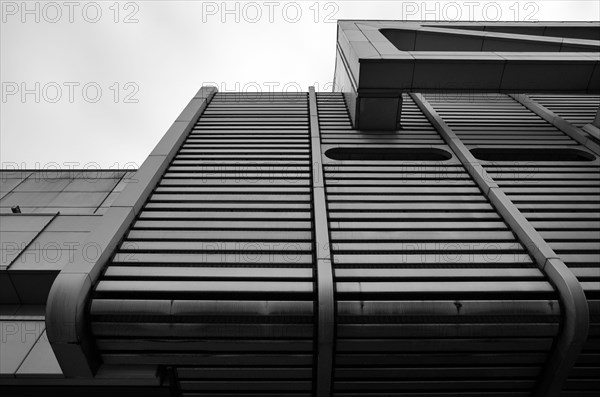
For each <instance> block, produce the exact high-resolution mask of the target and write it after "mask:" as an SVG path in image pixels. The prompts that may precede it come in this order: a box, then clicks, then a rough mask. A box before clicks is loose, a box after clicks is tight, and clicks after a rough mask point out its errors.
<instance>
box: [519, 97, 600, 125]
mask: <svg viewBox="0 0 600 397" xmlns="http://www.w3.org/2000/svg"><path fill="white" fill-rule="evenodd" d="M529 98H531V99H533V100H534V101H535V102H537V103H539V104H540V105H542V106H544V107H545V108H547V109H549V110H550V111H552V112H554V113H555V114H556V115H557V116H559V117H561V118H563V119H565V120H566V121H568V122H569V123H571V124H573V125H574V126H577V127H583V126H584V125H586V124H590V123H591V122H593V121H594V118H595V117H596V113H597V112H598V107H599V106H600V95H576V94H571V95H565V94H530V95H529Z"/></svg>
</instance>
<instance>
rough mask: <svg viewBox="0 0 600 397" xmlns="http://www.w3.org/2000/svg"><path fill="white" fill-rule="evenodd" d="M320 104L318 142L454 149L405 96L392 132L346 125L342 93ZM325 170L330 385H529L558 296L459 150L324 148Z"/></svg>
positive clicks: (525, 391)
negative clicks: (331, 154)
mask: <svg viewBox="0 0 600 397" xmlns="http://www.w3.org/2000/svg"><path fill="white" fill-rule="evenodd" d="M318 108H319V119H320V125H321V137H322V143H323V150H324V151H325V153H327V150H328V149H329V148H331V146H328V144H329V145H332V144H333V145H336V146H343V147H356V146H361V147H371V148H376V150H381V148H384V147H385V148H387V149H390V148H392V149H393V148H395V147H404V148H406V147H408V148H412V149H414V150H415V151H418V150H421V149H420V148H424V147H428V146H432V147H433V148H438V149H443V150H446V151H448V152H450V149H449V147H448V146H447V145H445V144H444V142H443V140H442V139H441V137H440V136H439V134H438V133H437V132H436V131H435V129H434V128H433V127H432V126H431V125H430V123H429V122H428V121H427V119H426V118H425V117H424V115H423V114H422V113H421V112H420V110H419V109H418V108H417V107H416V105H415V104H414V102H413V101H412V99H411V98H410V97H408V96H405V97H404V103H403V109H402V115H403V120H402V125H403V130H402V131H399V132H397V133H381V134H379V133H372V132H371V133H364V132H361V131H355V130H352V129H351V125H350V119H349V116H348V113H347V109H346V105H345V102H344V99H343V96H342V95H341V94H319V95H318ZM405 153H406V152H405ZM409 153H410V152H409ZM382 160H383V159H382ZM325 180H326V189H327V203H328V213H329V220H330V231H331V243H332V249H333V252H332V253H333V266H334V271H335V279H334V281H335V285H336V295H335V296H336V302H337V317H336V322H337V328H336V333H337V338H336V341H337V342H336V355H335V369H334V387H333V389H334V393H333V394H334V395H335V396H339V397H342V396H417V395H419V396H420V395H423V396H424V395H427V396H464V395H474V396H475V395H476V396H521V395H522V396H527V395H530V393H531V391H532V390H533V388H534V386H535V383H536V378H537V376H538V374H539V373H540V370H541V368H542V366H543V365H544V364H545V362H546V359H547V357H548V353H549V352H550V350H551V349H552V346H553V342H554V338H555V336H556V335H557V333H558V330H559V322H560V307H559V303H558V301H557V294H556V292H555V291H554V289H553V288H552V286H551V285H550V284H549V282H548V281H547V280H546V279H545V277H544V276H543V274H542V273H541V271H540V270H539V269H538V268H537V266H536V265H535V264H534V263H533V260H532V259H531V257H530V256H529V255H528V254H527V253H526V250H525V249H524V247H523V246H522V245H521V244H520V243H519V242H518V241H517V240H516V238H515V236H514V235H513V233H512V232H511V231H510V230H509V228H508V227H507V225H506V224H505V223H504V222H503V220H502V219H501V217H500V216H499V215H498V214H497V212H496V211H495V210H494V209H493V207H492V206H491V204H490V203H489V201H488V200H487V198H486V197H485V195H484V194H483V193H482V192H481V191H480V190H479V188H478V187H477V185H476V184H475V182H474V181H473V180H472V179H471V178H470V176H469V174H468V173H467V172H466V170H465V169H464V168H463V166H462V165H461V164H460V162H459V161H458V160H457V159H456V157H452V159H450V160H447V161H401V160H396V161H390V159H389V158H388V159H386V160H385V161H379V160H373V159H369V160H361V159H358V158H354V159H351V160H343V161H340V160H331V161H328V162H326V163H325Z"/></svg>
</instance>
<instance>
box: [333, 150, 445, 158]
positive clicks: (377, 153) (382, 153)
mask: <svg viewBox="0 0 600 397" xmlns="http://www.w3.org/2000/svg"><path fill="white" fill-rule="evenodd" d="M325 156H327V157H329V158H330V159H332V160H376V161H443V160H450V159H451V158H452V155H451V154H450V153H449V152H447V151H445V150H442V149H437V148H423V147H417V148H389V147H369V148H361V147H337V148H332V149H329V150H327V151H326V152H325Z"/></svg>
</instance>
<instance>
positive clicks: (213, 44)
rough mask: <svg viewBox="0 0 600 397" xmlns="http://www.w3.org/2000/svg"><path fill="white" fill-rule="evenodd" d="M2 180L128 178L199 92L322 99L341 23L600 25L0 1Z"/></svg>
mask: <svg viewBox="0 0 600 397" xmlns="http://www.w3.org/2000/svg"><path fill="white" fill-rule="evenodd" d="M1 3H2V21H1V31H0V33H1V43H0V44H1V48H0V52H1V54H0V68H1V69H0V79H1V82H2V98H1V103H0V105H1V109H0V119H1V121H0V129H1V130H0V131H1V137H0V146H1V148H0V156H1V159H0V161H1V163H2V164H1V166H2V168H15V167H19V168H41V169H51V168H56V167H76V168H97V167H102V168H115V167H118V168H125V167H132V166H133V167H138V166H139V165H140V164H141V163H142V162H143V161H144V159H145V158H146V156H147V155H148V154H149V153H150V151H151V150H152V148H153V147H154V145H155V144H156V143H157V142H158V140H159V139H160V137H161V136H162V135H163V134H164V132H165V131H166V130H167V129H168V127H169V126H170V125H171V123H172V122H173V120H174V119H175V118H176V117H177V115H178V114H179V112H180V111H181V110H182V109H183V107H184V106H185V105H186V104H187V102H188V101H189V100H190V98H191V97H192V96H193V95H194V93H195V92H196V91H197V90H198V89H199V87H200V86H201V85H203V84H216V85H217V87H218V88H219V90H220V91H228V90H229V91H234V90H235V91H256V90H257V89H261V90H263V91H269V90H275V91H281V90H283V89H285V90H289V91H297V90H307V88H308V86H309V85H314V86H315V87H316V89H317V90H318V91H329V90H330V89H331V83H332V80H333V72H334V61H335V40H336V24H335V22H336V20H337V19H426V20H452V19H456V20H458V19H460V20H503V21H523V20H539V21H554V20H571V21H575V20H586V21H591V20H594V21H597V20H600V6H599V3H600V2H598V1H596V0H588V1H555V0H547V1H536V2H531V1H519V2H517V1H515V0H510V1H501V0H497V1H495V2H493V1H471V0H465V1H439V2H433V1H427V2H425V1H415V2H401V1H330V2H327V1H321V2H318V3H317V2H315V1H296V2H293V1H255V2H227V3H224V2H222V1H216V2H210V1H132V2H118V3H117V2H115V1H97V2H87V1H83V2H79V1H72V2H63V1H57V2H49V3H48V2H35V1H32V2H26V3H25V7H24V6H23V4H24V3H23V2H22V1H2V2H1Z"/></svg>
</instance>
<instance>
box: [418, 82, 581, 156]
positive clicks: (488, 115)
mask: <svg viewBox="0 0 600 397" xmlns="http://www.w3.org/2000/svg"><path fill="white" fill-rule="evenodd" d="M425 97H426V98H427V101H428V102H429V103H431V104H432V105H434V106H435V109H436V110H437V111H438V112H439V113H440V115H441V116H442V117H443V119H444V121H445V122H446V124H448V126H449V127H450V128H452V130H453V131H454V132H455V133H456V135H457V136H458V137H459V138H460V139H461V141H462V142H463V143H464V144H465V145H467V146H469V145H488V146H492V145H493V146H501V145H514V144H518V145H520V146H523V145H540V144H541V145H545V146H548V147H550V146H555V145H577V142H576V141H574V140H573V139H571V138H570V137H568V136H567V135H565V134H564V133H563V132H561V131H560V130H559V129H557V128H556V127H554V126H553V125H551V124H549V123H548V122H546V121H545V120H543V119H542V118H541V117H539V116H538V115H536V114H535V113H533V112H530V111H529V110H528V109H527V108H526V107H525V106H523V105H521V104H520V103H518V102H517V101H515V100H514V99H512V98H510V97H509V96H508V95H504V94H498V93H483V94H481V93H444V92H442V93H435V94H427V95H425Z"/></svg>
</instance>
